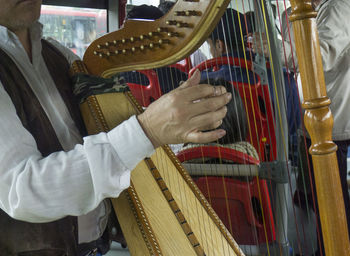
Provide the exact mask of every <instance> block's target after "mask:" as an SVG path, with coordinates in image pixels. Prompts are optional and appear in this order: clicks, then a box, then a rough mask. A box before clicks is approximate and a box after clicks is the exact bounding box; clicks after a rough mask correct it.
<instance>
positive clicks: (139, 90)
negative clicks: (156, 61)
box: [126, 69, 162, 107]
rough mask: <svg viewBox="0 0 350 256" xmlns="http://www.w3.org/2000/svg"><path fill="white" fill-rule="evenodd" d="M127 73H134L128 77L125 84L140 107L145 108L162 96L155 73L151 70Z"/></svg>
mask: <svg viewBox="0 0 350 256" xmlns="http://www.w3.org/2000/svg"><path fill="white" fill-rule="evenodd" d="M128 73H135V74H131V75H128V78H126V82H127V84H128V86H129V88H130V91H131V93H132V94H133V96H134V97H135V98H136V100H137V101H138V103H139V104H140V105H141V106H143V107H147V106H148V105H149V104H151V102H153V101H155V100H156V99H158V98H159V97H160V96H161V95H162V91H161V89H160V85H159V80H158V76H157V73H156V71H154V70H153V69H150V70H139V71H136V72H128ZM132 76H133V77H132Z"/></svg>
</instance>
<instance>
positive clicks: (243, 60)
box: [134, 0, 320, 255]
mask: <svg viewBox="0 0 350 256" xmlns="http://www.w3.org/2000/svg"><path fill="white" fill-rule="evenodd" d="M238 1H241V2H242V6H243V13H244V15H243V17H241V16H238V24H234V25H237V26H238V27H239V30H236V27H235V28H234V29H235V33H234V34H231V33H229V34H226V33H225V31H223V34H224V38H225V40H224V41H225V48H226V52H228V49H231V51H233V50H235V51H236V52H237V57H238V64H237V65H236V66H238V67H239V68H236V69H234V70H232V71H231V72H230V78H231V81H233V82H232V83H231V86H232V89H233V88H236V89H237V88H239V87H240V86H248V88H249V89H248V90H242V93H241V97H242V100H243V105H244V107H245V109H251V110H252V112H253V113H252V116H253V119H252V120H249V121H248V123H247V125H248V127H247V130H248V137H249V138H250V142H251V143H252V144H256V145H260V144H259V143H260V140H261V139H262V138H260V137H259V132H258V127H259V126H260V127H261V126H262V125H263V124H262V120H261V119H260V118H257V116H258V115H259V113H255V107H254V105H253V101H252V100H251V101H248V98H250V99H253V100H258V99H254V97H255V96H254V95H258V88H257V87H256V86H254V85H256V84H257V83H258V81H257V79H256V76H255V75H254V76H253V77H252V79H251V77H250V75H249V71H248V69H247V68H245V67H247V66H249V65H248V63H249V62H251V63H253V62H254V54H253V52H252V51H251V49H247V48H246V47H245V46H244V45H245V41H244V36H245V35H244V34H243V32H244V30H245V31H248V26H249V24H248V22H249V21H250V22H251V23H253V18H252V16H250V17H247V16H246V15H245V11H244V8H245V6H244V1H243V0H235V8H233V7H232V3H231V8H232V9H236V10H238V9H239V8H238V3H239V2H238ZM276 3H277V7H278V8H277V11H278V16H279V17H281V14H280V10H279V6H278V5H279V3H278V1H277V2H276ZM255 5H258V6H259V7H260V8H261V11H262V13H261V15H262V16H261V17H256V18H255V21H256V23H257V24H259V23H260V22H261V20H260V18H262V24H263V25H264V26H263V27H264V28H265V29H264V30H263V29H262V27H261V26H260V27H259V26H255V29H257V31H258V33H260V34H262V33H263V32H265V33H266V34H267V42H268V48H269V51H268V52H269V54H268V55H269V56H263V57H268V58H269V60H270V61H271V62H272V63H271V65H270V67H271V77H272V87H273V90H271V93H272V94H274V98H275V101H276V106H277V107H275V108H274V107H273V106H271V105H267V104H266V102H265V101H264V102H262V104H263V106H264V108H265V110H268V109H272V110H273V111H274V112H277V115H278V116H279V118H278V122H277V123H276V120H275V119H274V118H273V120H272V124H273V125H274V127H270V122H268V123H267V129H268V132H267V133H268V134H267V137H268V138H267V140H268V141H269V140H270V138H272V137H273V136H274V134H273V131H274V130H275V129H277V128H279V129H281V133H282V137H283V142H282V143H283V148H284V149H286V148H287V147H288V145H286V144H285V138H286V137H288V131H285V130H284V129H283V125H282V123H281V122H282V121H281V120H282V118H281V112H282V111H287V110H286V104H282V101H284V102H286V99H285V98H282V99H280V98H279V95H278V94H277V86H279V85H280V82H279V81H277V80H276V79H277V78H276V77H277V76H276V74H275V65H273V64H274V63H273V58H272V54H273V50H272V49H271V43H270V39H269V38H270V37H269V33H272V31H269V30H268V29H267V27H268V26H267V15H268V14H267V13H266V12H267V10H265V7H264V3H263V0H261V1H260V4H259V0H257V3H256V4H255ZM284 7H285V9H286V2H285V1H284ZM249 9H252V7H251V6H250V1H249ZM225 15H226V14H225ZM231 15H232V16H233V13H231ZM258 15H259V14H258V13H255V16H258ZM286 15H287V14H286ZM233 20H234V19H233ZM280 20H281V19H280ZM287 20H288V19H287ZM220 22H223V21H220ZM280 28H281V31H282V25H281V23H280ZM290 33H291V32H290V30H289V24H288V34H289V39H290V38H291V36H290ZM238 35H239V36H238ZM283 36H284V35H283V33H282V41H283ZM239 41H240V43H241V44H242V45H243V46H244V49H243V51H240V49H238V45H239V44H238V42H239ZM233 42H234V43H233ZM255 43H256V44H257V43H260V44H262V42H255ZM234 45H235V46H234ZM283 52H284V60H285V66H286V69H287V76H288V77H287V78H288V79H287V80H288V84H287V86H289V87H291V86H292V84H291V79H292V77H291V76H292V75H291V74H289V72H288V71H289V68H288V64H287V59H286V48H285V45H284V43H283ZM155 54H156V52H155ZM222 58H226V59H227V61H229V59H230V56H228V55H227V56H224V57H222ZM292 60H293V67H294V68H293V69H294V76H295V80H297V79H296V73H297V72H296V68H295V67H296V65H295V62H294V56H293V51H292ZM216 66H220V63H219V62H217V64H216ZM205 68H206V69H207V70H208V69H210V67H208V66H206V67H205ZM264 68H265V70H267V67H266V66H265V67H264ZM244 69H245V70H244ZM253 71H254V68H253ZM157 73H158V77H159V76H160V75H159V72H157ZM244 74H245V75H246V76H247V83H246V84H247V85H242V83H239V82H237V81H236V82H235V81H234V80H235V79H234V77H237V76H239V75H240V76H241V77H243V75H244ZM134 75H135V76H138V77H137V78H138V79H139V80H141V74H140V73H139V72H135V74H134ZM165 77H166V79H165V80H166V81H168V82H169V81H174V78H175V80H177V81H178V80H180V78H179V77H178V73H176V74H172V73H170V72H166V74H165ZM207 77H208V75H207ZM163 82H164V81H163ZM159 83H162V81H159ZM169 83H170V85H169V87H170V88H171V89H175V88H176V87H177V85H176V84H174V83H172V82H169ZM261 86H263V85H261ZM266 86H268V85H266ZM142 93H143V91H142ZM163 93H164V92H163ZM262 93H263V95H264V93H265V91H263V90H262ZM144 96H145V95H142V97H144ZM235 100H236V99H235V98H234V101H235ZM282 106H283V107H282ZM234 107H235V110H236V115H237V114H238V113H237V112H238V107H237V102H234ZM248 107H249V108H248ZM294 107H298V108H300V105H299V106H293V109H294ZM248 114H249V113H247V117H248V118H250V117H249V115H248ZM236 117H237V116H236ZM266 118H267V117H266ZM236 119H237V120H240V119H239V118H236ZM294 119H296V118H295V117H294ZM240 127H241V126H240V125H238V129H239V137H240V139H241V140H242V141H243V140H245V139H246V138H244V137H243V133H242V131H241V130H240ZM253 134H257V135H258V136H257V137H256V140H257V141H252V140H253V138H254V136H253ZM228 136H231V135H228ZM230 139H233V138H230ZM269 142H270V144H271V141H269ZM304 143H305V146H306V140H305V139H304ZM200 148H201V150H203V147H202V146H200ZM217 150H218V155H219V160H218V161H219V163H223V162H224V161H225V160H226V159H223V158H222V153H221V149H220V148H217ZM256 150H257V151H258V154H259V156H260V160H261V161H263V160H265V161H270V160H274V159H273V158H274V157H275V154H274V153H273V150H271V152H272V153H270V157H269V156H268V155H267V153H266V150H265V151H263V150H262V148H261V147H260V146H259V147H257V148H256ZM283 153H284V155H285V157H286V158H287V159H288V153H287V151H286V150H285V151H284V152H283ZM202 155H203V154H202ZM298 155H300V152H299V154H298ZM156 157H157V158H162V157H163V156H162V155H160V154H157V155H156ZM159 162H162V161H159ZM201 162H203V163H205V162H207V159H205V158H204V157H202V159H201ZM210 162H211V161H210ZM211 163H214V162H211ZM308 164H309V163H308ZM161 167H162V168H164V169H166V168H167V166H166V165H165V164H164V166H161ZM210 169H211V173H210V176H211V175H213V174H214V175H215V176H220V177H221V179H222V186H223V190H224V194H225V198H224V200H225V204H226V208H227V216H228V223H229V225H228V229H229V230H230V231H231V232H232V231H233V226H232V225H233V223H234V222H235V221H234V220H232V219H231V214H230V211H231V209H230V204H229V200H230V199H229V198H228V197H229V196H228V194H229V193H235V189H236V188H235V187H228V186H227V185H226V183H225V176H224V175H222V174H219V171H218V170H217V167H216V165H214V164H213V165H211V167H210ZM308 169H309V171H308V173H309V177H310V178H309V179H311V176H310V168H308ZM287 171H288V176H289V180H290V179H291V175H293V174H292V173H291V170H289V169H288V167H287ZM302 173H303V172H302ZM166 175H169V176H170V175H174V174H173V173H171V171H168V172H166ZM294 175H296V174H294ZM204 176H205V177H206V187H207V194H208V201H209V202H211V203H212V196H211V191H210V185H209V181H208V178H209V176H208V175H207V173H205V174H204ZM240 176H241V175H240ZM256 178H257V180H258V181H259V177H258V176H257V177H256ZM241 179H244V180H245V181H246V183H247V188H248V193H249V196H250V197H251V196H252V192H251V191H250V187H249V185H248V184H249V182H251V179H250V178H249V177H245V178H241ZM169 180H175V179H171V178H169ZM259 184H260V183H259V182H258V192H259V198H258V200H259V202H260V207H261V208H260V211H261V214H262V222H263V227H264V232H265V238H266V244H267V245H269V240H268V239H267V237H268V236H267V232H268V231H269V230H270V231H271V230H272V227H271V226H267V224H266V222H265V218H266V216H265V214H266V213H265V212H264V209H263V208H262V205H263V201H262V195H261V193H262V191H261V187H260V185H259ZM303 184H304V186H305V184H306V182H305V180H304V177H303ZM310 184H311V186H312V182H310ZM268 185H269V187H270V190H271V191H272V192H271V195H272V198H271V199H272V202H273V204H276V202H275V201H276V199H275V198H276V197H275V194H274V193H275V192H274V191H273V189H272V187H273V186H272V183H271V181H268ZM172 186H182V184H180V183H178V184H172ZM291 190H292V189H291V187H290V194H291V197H292V192H293V191H291ZM182 191H184V190H180V195H179V197H180V198H186V194H185V193H182ZM311 191H313V190H311ZM312 193H313V192H312ZM283 196H284V197H287V195H283ZM313 198H315V197H314V195H313ZM285 199H286V198H285ZM305 199H306V200H308V198H305ZM299 200H300V199H299ZM287 201H288V200H285V202H287ZM313 205H314V209H315V208H316V207H315V200H313ZM189 207H192V208H193V207H195V208H196V209H195V210H196V211H197V212H199V211H200V209H199V206H198V205H195V206H193V205H191V206H189ZM293 208H294V206H293ZM293 211H294V222H295V223H296V228H297V229H298V224H297V220H296V216H295V209H293ZM250 214H251V216H250V217H251V218H252V219H254V218H255V216H254V215H253V213H250ZM307 214H308V215H309V219H310V218H311V217H310V214H311V213H310V211H309V209H308V210H307ZM198 216H201V214H198ZM198 222H199V223H200V220H198ZM275 226H276V225H275ZM281 228H285V227H278V226H276V229H281ZM210 233H211V232H210V231H209V232H205V231H203V233H202V234H200V236H203V237H206V238H207V239H212V238H211V237H210ZM252 233H254V236H255V240H256V241H258V234H257V232H256V229H255V228H253V227H252ZM299 233H300V231H299V230H298V231H297V235H298V236H299V237H298V247H299V250H300V251H302V248H301V247H302V246H301V245H300V244H301V243H302V241H301V240H302V238H301V236H302V237H303V239H304V241H306V240H307V238H306V234H305V233H306V232H305V227H304V225H302V235H299ZM318 236H319V235H318ZM319 239H320V238H319ZM256 244H258V242H256ZM267 250H268V255H270V251H269V246H267ZM209 253H210V252H209Z"/></svg>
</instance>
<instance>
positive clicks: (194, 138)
mask: <svg viewBox="0 0 350 256" xmlns="http://www.w3.org/2000/svg"><path fill="white" fill-rule="evenodd" d="M225 135H226V131H225V130H223V129H218V130H214V131H209V132H191V133H189V134H188V136H187V139H188V141H191V142H193V143H209V142H213V141H216V140H218V139H220V138H222V137H223V136H225Z"/></svg>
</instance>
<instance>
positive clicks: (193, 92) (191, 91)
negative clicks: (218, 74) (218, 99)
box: [180, 84, 226, 102]
mask: <svg viewBox="0 0 350 256" xmlns="http://www.w3.org/2000/svg"><path fill="white" fill-rule="evenodd" d="M180 93H181V94H183V96H184V100H185V101H188V102H193V101H198V100H202V99H204V98H208V97H213V96H220V95H222V94H225V93H226V88H225V87H224V86H212V85H208V84H199V85H196V86H192V87H189V88H186V89H184V90H183V91H181V92H180Z"/></svg>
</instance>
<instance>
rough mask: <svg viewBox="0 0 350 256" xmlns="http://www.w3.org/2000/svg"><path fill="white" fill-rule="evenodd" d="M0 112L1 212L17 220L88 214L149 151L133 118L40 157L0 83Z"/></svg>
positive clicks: (111, 194)
mask: <svg viewBox="0 0 350 256" xmlns="http://www.w3.org/2000/svg"><path fill="white" fill-rule="evenodd" d="M0 110H1V122H0V141H1V143H0V170H1V175H0V208H1V209H2V210H4V211H5V212H7V213H8V214H9V215H10V216H12V217H14V218H17V219H21V220H25V221H30V222H48V221H53V220H55V219H59V218H62V217H64V216H66V215H82V214H85V213H88V212H90V211H91V210H93V209H95V208H96V207H97V206H98V204H99V203H100V202H101V201H102V200H103V199H104V198H106V197H117V196H118V195H119V193H120V192H121V191H122V190H124V189H125V188H127V187H128V186H129V180H130V172H131V170H132V169H133V168H134V167H135V166H136V164H137V163H138V162H139V161H140V160H141V159H143V158H144V157H146V156H148V155H150V154H151V153H152V152H153V150H154V149H153V146H152V144H151V143H150V141H149V140H148V139H147V137H146V136H145V134H144V133H143V130H142V129H141V127H140V126H139V124H138V122H137V120H136V118H135V117H132V119H131V120H129V121H126V122H124V123H123V124H121V125H120V126H118V127H117V128H115V129H113V130H112V131H110V132H109V133H100V134H98V135H93V136H88V137H85V138H84V143H83V144H82V145H80V144H78V145H76V146H75V148H74V149H73V150H71V151H68V152H64V151H61V152H55V153H53V154H50V155H49V156H47V157H42V155H41V154H40V152H39V151H38V149H37V146H36V142H35V140H34V138H33V137H32V135H31V134H30V133H29V132H28V131H27V130H26V129H25V128H24V127H23V125H22V123H21V121H20V120H19V118H18V116H17V114H16V110H15V107H14V105H13V104H12V102H11V99H10V97H9V96H8V94H7V93H6V92H5V90H4V88H3V86H2V84H1V83H0ZM72 181H73V183H72Z"/></svg>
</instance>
